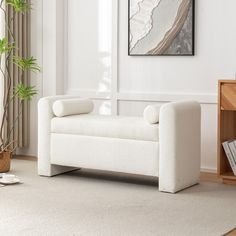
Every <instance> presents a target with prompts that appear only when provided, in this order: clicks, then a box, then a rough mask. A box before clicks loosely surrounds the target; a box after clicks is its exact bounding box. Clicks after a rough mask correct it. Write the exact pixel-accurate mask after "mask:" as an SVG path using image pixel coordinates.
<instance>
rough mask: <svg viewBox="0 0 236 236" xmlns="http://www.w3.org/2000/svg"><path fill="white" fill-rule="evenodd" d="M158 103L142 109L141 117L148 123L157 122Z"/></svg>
mask: <svg viewBox="0 0 236 236" xmlns="http://www.w3.org/2000/svg"><path fill="white" fill-rule="evenodd" d="M159 113H160V106H159V105H148V106H147V107H146V108H145V109H144V111H143V118H144V119H145V120H146V121H147V122H148V123H150V124H156V123H158V122H159Z"/></svg>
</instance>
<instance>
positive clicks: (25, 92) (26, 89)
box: [14, 83, 37, 101]
mask: <svg viewBox="0 0 236 236" xmlns="http://www.w3.org/2000/svg"><path fill="white" fill-rule="evenodd" d="M36 94H37V90H36V89H35V86H26V85H24V84H22V83H20V84H18V85H17V86H16V87H15V88H14V95H15V96H17V97H18V98H19V99H20V100H27V101H29V100H31V99H32V98H33V96H34V95H36Z"/></svg>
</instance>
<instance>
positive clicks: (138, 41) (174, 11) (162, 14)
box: [128, 0, 195, 56]
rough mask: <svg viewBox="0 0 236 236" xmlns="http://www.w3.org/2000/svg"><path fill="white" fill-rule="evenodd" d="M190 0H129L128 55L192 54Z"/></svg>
mask: <svg viewBox="0 0 236 236" xmlns="http://www.w3.org/2000/svg"><path fill="white" fill-rule="evenodd" d="M194 3H195V2H194V0H129V2H128V4H129V19H128V20H129V52H128V54H129V55H130V56H160V55H166V56H178V55H179V56H192V55H194Z"/></svg>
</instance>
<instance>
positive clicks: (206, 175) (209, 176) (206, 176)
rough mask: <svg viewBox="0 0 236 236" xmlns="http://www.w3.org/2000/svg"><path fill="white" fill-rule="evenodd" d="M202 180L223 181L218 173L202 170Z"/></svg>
mask: <svg viewBox="0 0 236 236" xmlns="http://www.w3.org/2000/svg"><path fill="white" fill-rule="evenodd" d="M200 180H201V181H204V182H214V183H222V180H221V179H220V178H219V177H218V175H217V174H216V173H212V172H203V171H201V175H200Z"/></svg>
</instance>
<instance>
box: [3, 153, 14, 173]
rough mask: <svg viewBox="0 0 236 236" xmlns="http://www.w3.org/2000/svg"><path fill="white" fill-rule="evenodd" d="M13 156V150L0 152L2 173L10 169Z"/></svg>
mask: <svg viewBox="0 0 236 236" xmlns="http://www.w3.org/2000/svg"><path fill="white" fill-rule="evenodd" d="M11 157H12V152H11V151H5V152H2V153H0V173H6V172H8V171H9V170H10V165H11Z"/></svg>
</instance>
